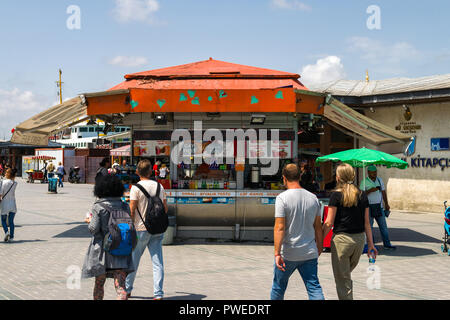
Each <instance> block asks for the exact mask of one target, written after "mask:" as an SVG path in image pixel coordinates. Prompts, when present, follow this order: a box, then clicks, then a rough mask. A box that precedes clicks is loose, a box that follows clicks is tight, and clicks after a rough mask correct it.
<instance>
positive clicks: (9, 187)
mask: <svg viewBox="0 0 450 320" xmlns="http://www.w3.org/2000/svg"><path fill="white" fill-rule="evenodd" d="M15 178H16V175H15V172H14V171H13V170H12V169H10V168H9V169H7V170H6V173H5V179H4V180H3V182H2V184H1V187H0V200H1V202H0V206H1V219H2V227H3V231H4V232H5V238H4V241H5V242H11V241H13V240H14V218H15V216H16V213H17V205H16V187H17V182H15ZM8 226H9V228H8Z"/></svg>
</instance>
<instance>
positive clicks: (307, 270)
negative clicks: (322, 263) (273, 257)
mask: <svg viewBox="0 0 450 320" xmlns="http://www.w3.org/2000/svg"><path fill="white" fill-rule="evenodd" d="M317 261H318V259H311V260H306V261H286V260H284V263H285V264H286V267H285V271H281V270H280V269H278V268H277V266H276V264H274V272H273V273H274V276H273V284H272V292H271V293H270V299H271V300H283V299H284V293H285V292H286V289H287V286H288V281H289V278H290V276H291V275H292V273H293V272H294V271H295V270H298V272H299V273H300V276H301V277H302V279H303V282H304V283H305V287H306V291H307V292H308V297H309V300H324V299H325V298H324V296H323V292H322V287H321V286H320V283H319V278H318V277H317Z"/></svg>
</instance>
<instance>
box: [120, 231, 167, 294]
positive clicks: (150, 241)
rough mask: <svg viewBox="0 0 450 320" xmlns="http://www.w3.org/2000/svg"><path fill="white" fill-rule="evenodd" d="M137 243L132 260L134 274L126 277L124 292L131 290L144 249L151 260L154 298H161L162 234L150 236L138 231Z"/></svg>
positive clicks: (162, 272)
mask: <svg viewBox="0 0 450 320" xmlns="http://www.w3.org/2000/svg"><path fill="white" fill-rule="evenodd" d="M137 235H138V243H137V245H136V248H134V250H133V254H132V259H133V266H134V270H135V271H134V272H132V273H130V274H129V275H128V276H127V279H126V281H125V290H126V291H127V292H128V293H131V291H132V290H133V284H134V280H135V279H136V274H137V270H138V267H139V262H140V261H141V257H142V254H143V253H144V251H145V248H148V252H149V253H150V256H151V258H152V264H153V294H154V297H155V298H162V297H163V296H164V291H163V283H164V263H163V254H162V241H163V237H164V234H156V235H153V234H150V233H148V232H147V231H138V232H137Z"/></svg>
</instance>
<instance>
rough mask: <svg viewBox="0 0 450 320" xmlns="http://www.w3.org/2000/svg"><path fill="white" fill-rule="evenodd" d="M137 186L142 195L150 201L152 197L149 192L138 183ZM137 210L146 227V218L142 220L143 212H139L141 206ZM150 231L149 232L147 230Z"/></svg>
mask: <svg viewBox="0 0 450 320" xmlns="http://www.w3.org/2000/svg"><path fill="white" fill-rule="evenodd" d="M135 186H136V187H137V188H138V189H139V190H141V191H142V193H143V194H144V196H145V197H146V198H147V200H150V195H149V194H148V192H147V190H145V188H144V187H143V186H141V185H140V184H139V183H136V184H135ZM136 210H137V212H138V214H139V217H140V218H141V220H142V223H143V224H144V225H145V221H144V218H142V214H141V211H139V205H137V206H136ZM147 231H148V230H147Z"/></svg>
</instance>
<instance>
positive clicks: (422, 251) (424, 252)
mask: <svg viewBox="0 0 450 320" xmlns="http://www.w3.org/2000/svg"><path fill="white" fill-rule="evenodd" d="M377 247H378V248H379V249H380V250H378V254H379V255H383V256H392V257H420V256H428V255H433V254H438V253H437V252H436V251H434V250H431V249H426V248H415V247H410V246H397V245H396V247H397V249H395V250H385V249H383V246H378V245H377ZM439 248H440V247H438V246H436V249H439Z"/></svg>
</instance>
